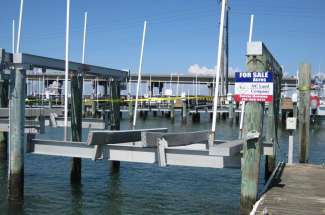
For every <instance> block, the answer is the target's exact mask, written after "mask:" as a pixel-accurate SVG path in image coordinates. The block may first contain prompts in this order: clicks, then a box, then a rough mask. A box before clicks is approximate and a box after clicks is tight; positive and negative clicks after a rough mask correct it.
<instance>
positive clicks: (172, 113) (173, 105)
mask: <svg viewBox="0 0 325 215" xmlns="http://www.w3.org/2000/svg"><path fill="white" fill-rule="evenodd" d="M170 119H171V121H172V122H174V121H175V103H174V100H171V101H170Z"/></svg>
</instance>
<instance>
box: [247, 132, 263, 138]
mask: <svg viewBox="0 0 325 215" xmlns="http://www.w3.org/2000/svg"><path fill="white" fill-rule="evenodd" d="M259 137H260V133H259V132H257V131H250V132H248V133H247V134H246V138H245V139H246V140H255V139H258V138H259Z"/></svg>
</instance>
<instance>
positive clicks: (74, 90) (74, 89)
mask: <svg viewBox="0 0 325 215" xmlns="http://www.w3.org/2000/svg"><path fill="white" fill-rule="evenodd" d="M82 85H83V78H82V75H81V73H74V74H73V75H72V76H71V139H72V141H75V142H81V141H82V89H83V86H82ZM70 180H71V183H81V158H77V157H74V158H72V164H71V172H70Z"/></svg>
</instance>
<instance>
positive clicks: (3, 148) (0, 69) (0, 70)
mask: <svg viewBox="0 0 325 215" xmlns="http://www.w3.org/2000/svg"><path fill="white" fill-rule="evenodd" d="M4 58H5V50H4V49H0V96H1V98H0V107H1V108H4V107H8V103H9V99H8V90H9V89H8V87H9V81H8V80H7V79H6V78H5V77H4V60H5V59H4ZM7 150H8V133H7V132H0V162H1V161H5V160H7V157H8V156H7Z"/></svg>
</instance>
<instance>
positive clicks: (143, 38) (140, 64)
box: [132, 21, 147, 128]
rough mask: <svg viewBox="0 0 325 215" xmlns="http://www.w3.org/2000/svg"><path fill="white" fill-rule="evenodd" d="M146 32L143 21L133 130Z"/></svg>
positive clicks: (134, 121)
mask: <svg viewBox="0 0 325 215" xmlns="http://www.w3.org/2000/svg"><path fill="white" fill-rule="evenodd" d="M146 30H147V21H144V25H143V34H142V45H141V54H140V63H139V71H138V82H137V91H136V95H135V107H134V113H133V124H132V126H133V128H135V124H136V121H137V111H138V98H139V89H140V82H141V72H142V60H143V49H144V42H145V38H146Z"/></svg>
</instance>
